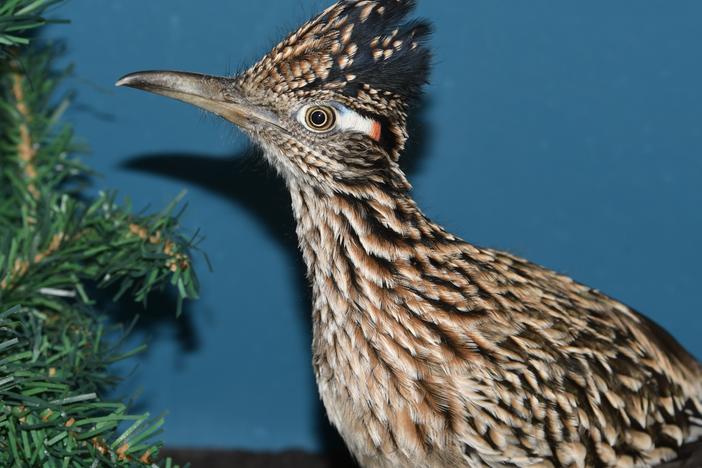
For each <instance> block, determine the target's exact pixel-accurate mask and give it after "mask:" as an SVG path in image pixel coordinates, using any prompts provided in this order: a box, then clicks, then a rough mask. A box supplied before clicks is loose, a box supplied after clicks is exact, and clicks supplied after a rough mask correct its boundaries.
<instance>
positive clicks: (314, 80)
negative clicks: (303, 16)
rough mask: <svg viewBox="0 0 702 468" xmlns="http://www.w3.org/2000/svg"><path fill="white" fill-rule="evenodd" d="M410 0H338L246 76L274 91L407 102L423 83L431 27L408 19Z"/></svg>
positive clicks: (285, 41)
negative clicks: (321, 91) (363, 94)
mask: <svg viewBox="0 0 702 468" xmlns="http://www.w3.org/2000/svg"><path fill="white" fill-rule="evenodd" d="M414 7H415V2H414V1H413V0H343V1H341V2H338V3H336V4H334V5H332V6H331V7H329V8H327V9H326V10H325V11H324V12H322V13H321V14H319V15H317V16H316V17H315V18H313V19H311V20H310V21H308V22H307V23H305V24H304V25H302V27H300V29H298V30H297V31H295V32H293V33H292V34H291V35H290V36H288V37H287V38H286V39H285V40H284V41H282V42H281V43H280V44H278V45H277V46H276V47H275V48H274V49H273V50H272V51H271V52H270V53H269V54H268V55H267V56H266V57H264V58H263V59H262V60H261V61H260V62H259V63H257V64H256V65H254V66H253V67H252V68H251V69H249V71H248V72H247V75H248V78H250V79H251V80H253V81H254V82H261V81H262V82H264V83H265V84H266V85H268V86H269V87H272V88H273V89H274V90H275V91H276V92H286V91H303V90H312V89H333V90H335V91H337V92H341V93H343V94H346V95H348V96H350V97H356V96H357V95H358V94H359V93H360V92H362V91H364V92H366V93H374V94H376V95H379V96H383V97H384V99H387V100H398V99H399V100H401V101H403V102H407V101H410V100H411V99H412V98H415V97H417V96H418V95H419V94H420V92H421V87H422V85H423V84H424V83H426V81H427V78H428V74H429V68H430V61H431V56H430V52H429V50H428V48H427V45H426V41H427V39H428V37H429V35H430V33H431V26H430V25H429V23H427V22H425V21H419V20H408V19H407V17H408V15H409V14H410V12H411V11H412V10H413V9H414Z"/></svg>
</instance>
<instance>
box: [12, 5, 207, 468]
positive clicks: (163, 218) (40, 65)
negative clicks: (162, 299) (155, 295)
mask: <svg viewBox="0 0 702 468" xmlns="http://www.w3.org/2000/svg"><path fill="white" fill-rule="evenodd" d="M57 3H60V0H5V1H4V2H0V54H3V55H4V56H3V57H2V60H0V466H41V467H57V468H58V467H97V466H120V467H121V466H168V467H170V466H173V464H172V461H171V460H170V459H166V460H163V461H162V462H160V461H158V459H159V449H160V447H161V445H160V443H159V442H157V441H155V437H156V436H157V435H158V434H159V433H160V432H161V430H162V427H163V424H164V418H162V417H158V418H151V417H150V416H149V415H148V414H143V415H131V414H129V413H128V406H127V404H126V403H124V402H121V401H107V400H104V399H103V398H104V395H106V393H107V391H108V390H109V389H110V388H112V387H113V386H114V385H115V384H116V383H117V382H118V381H119V378H118V377H117V376H116V375H114V374H113V373H112V372H111V370H110V365H111V364H112V363H114V362H116V361H121V360H124V359H128V358H130V357H132V356H133V355H134V354H136V353H139V352H141V351H143V349H144V348H145V347H144V346H138V347H136V348H134V349H123V348H122V343H123V338H124V335H123V336H122V337H120V336H118V334H117V332H118V330H117V329H115V327H114V326H111V325H109V323H108V322H106V321H105V319H103V318H102V317H101V316H100V315H99V314H98V312H97V311H95V310H94V309H93V307H94V306H95V304H97V303H104V296H105V294H109V295H110V296H111V297H112V299H113V300H117V299H118V298H121V297H132V298H133V299H134V300H137V301H140V302H143V303H144V304H146V301H147V298H148V296H149V294H150V293H151V292H152V291H154V290H161V289H164V288H166V287H170V288H171V289H172V291H173V293H174V294H176V295H177V297H178V306H177V313H180V310H181V307H182V302H183V301H184V300H186V299H191V298H195V297H197V291H198V283H197V278H196V276H195V274H194V271H193V267H192V260H191V257H190V252H191V251H192V250H193V249H194V248H195V244H196V242H197V237H195V238H187V237H185V236H184V235H183V234H182V233H181V232H180V228H179V225H178V218H179V214H180V213H176V209H177V208H178V206H180V199H181V197H182V195H181V196H179V197H178V198H176V200H174V202H173V203H171V204H170V205H168V206H167V207H166V208H165V209H164V210H163V211H161V212H159V213H155V214H148V213H147V214H144V213H139V214H134V213H133V212H132V211H131V208H130V206H129V203H124V204H120V203H118V202H117V196H116V194H115V193H114V192H109V191H107V192H102V193H100V194H99V195H98V196H97V197H95V198H94V199H92V200H91V199H89V198H88V197H87V196H86V195H84V194H81V193H80V191H79V190H77V187H80V186H81V184H84V182H85V181H86V180H87V179H89V177H90V176H91V172H90V170H89V169H88V168H86V167H85V166H84V165H83V164H82V163H81V161H80V160H79V159H78V158H77V157H76V152H77V149H78V146H77V145H76V144H75V143H74V140H73V132H72V130H71V128H70V127H69V126H68V125H66V124H65V123H63V121H62V120H61V117H62V115H63V114H64V111H65V110H66V108H67V106H68V105H69V104H70V103H69V101H68V100H67V99H62V100H59V101H58V103H56V102H57V101H56V99H55V98H54V91H55V89H56V86H57V85H58V83H59V82H60V80H61V78H62V77H63V76H65V74H66V72H61V73H58V72H56V71H55V70H54V68H53V66H52V60H53V56H54V53H55V51H54V49H53V48H51V47H47V48H43V49H42V48H38V47H35V46H32V47H29V48H28V47H22V46H23V45H24V44H27V43H28V42H29V41H30V39H31V37H30V36H28V35H27V34H28V32H29V31H30V30H32V29H34V28H37V27H40V26H42V25H44V24H46V23H47V20H46V19H45V15H46V12H47V9H48V8H49V7H51V6H53V5H55V4H57ZM169 285H170V286H169ZM98 299H102V301H103V302H99V301H98ZM132 326H133V324H132V325H131V326H130V327H127V331H126V332H128V331H129V330H130V329H131V327H132ZM126 332H125V333H126ZM124 427H126V429H124V430H122V429H120V428H124Z"/></svg>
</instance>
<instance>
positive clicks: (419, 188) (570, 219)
mask: <svg viewBox="0 0 702 468" xmlns="http://www.w3.org/2000/svg"><path fill="white" fill-rule="evenodd" d="M419 3H420V5H419V8H418V13H419V15H421V16H424V17H427V18H429V19H431V20H432V21H433V22H434V24H435V28H436V33H435V35H434V38H433V40H432V46H433V48H434V49H435V59H434V62H435V67H434V71H433V75H432V80H431V85H430V86H428V87H427V94H426V99H425V100H424V102H423V103H422V106H421V108H420V109H418V110H417V112H416V115H417V116H418V117H416V118H415V119H414V123H413V140H412V147H411V148H410V157H409V158H407V160H406V161H405V164H406V168H407V170H408V172H409V173H410V179H411V180H412V182H413V183H414V186H415V192H414V193H415V197H416V198H417V199H418V201H419V204H420V206H421V207H423V209H424V210H425V211H426V212H427V213H428V214H429V215H430V216H431V217H432V218H433V219H435V220H436V221H438V222H440V223H442V224H444V225H445V226H446V227H447V228H448V229H449V230H450V231H453V232H454V233H457V234H459V235H461V236H462V237H464V238H465V239H467V240H470V241H473V242H475V243H478V244H481V245H489V246H493V247H498V248H502V249H507V250H510V251H512V252H515V253H517V254H519V255H522V256H525V257H527V258H529V259H531V260H534V261H536V262H539V263H543V264H545V265H547V266H549V267H552V268H554V269H557V270H559V271H562V272H565V273H567V274H569V275H571V276H573V277H575V278H576V279H578V280H579V281H582V282H585V283H587V284H589V285H592V286H594V287H597V288H599V289H601V290H603V291H605V292H607V293H609V294H610V295H613V296H614V297H616V298H618V299H620V300H622V301H624V302H626V303H628V304H630V305H632V306H634V307H636V308H637V309H640V310H641V311H643V312H644V313H646V314H647V315H649V316H650V317H652V318H654V319H655V320H656V321H658V322H659V323H661V324H662V325H663V326H664V327H666V328H667V329H669V330H670V331H671V332H672V333H673V334H674V335H675V336H676V337H677V338H678V339H679V340H680V341H681V342H682V343H683V344H684V345H685V346H686V347H688V348H689V349H691V350H692V351H693V352H694V354H695V355H696V356H698V357H702V340H700V335H701V333H702V318H700V314H701V313H702V295H701V294H700V281H701V280H702V272H701V271H700V266H701V265H702V252H701V250H700V245H699V240H700V237H701V235H702V209H701V208H700V207H701V206H702V190H701V184H700V181H701V180H702V158H701V157H700V156H701V150H702V63H701V62H702V60H701V59H702V53H701V52H700V44H702V28H700V18H701V17H702V3H701V2H698V1H684V0H677V1H675V2H661V1H653V0H651V1H645V2H643V1H636V0H618V1H616V2H611V1H604V0H597V1H589V2H574V1H545V0H531V1H529V2H516V1H507V0H499V1H498V0H472V1H463V0H461V1H458V0H454V1H449V0H441V1H429V0H424V1H420V2H419ZM327 5H328V2H326V1H324V2H322V1H318V0H259V1H256V2H250V1H235V0H227V1H224V0H202V1H199V2H194V1H192V0H141V1H138V2H137V1H134V0H132V1H128V0H90V1H89V0H72V1H70V2H69V3H68V4H67V5H65V6H64V7H62V8H61V9H59V10H57V11H55V12H54V14H55V15H56V16H61V17H68V18H70V19H71V20H72V24H71V25H69V26H54V27H52V28H51V30H50V34H49V36H51V37H58V38H62V39H65V41H66V44H67V53H66V56H65V61H66V62H74V63H75V64H76V66H77V68H76V71H75V76H74V77H73V78H72V79H71V80H69V81H68V83H67V87H69V88H73V89H76V90H77V91H78V94H77V102H76V105H74V106H73V108H72V109H71V111H70V112H69V114H68V116H69V118H70V119H71V120H72V121H73V122H74V123H75V126H76V129H77V133H78V134H79V135H80V136H81V137H82V138H84V139H85V140H86V141H87V142H89V144H90V145H91V147H92V156H91V157H89V159H88V163H89V164H90V165H92V166H93V167H94V168H95V169H97V170H98V171H99V172H100V173H101V174H102V175H103V177H102V178H101V179H100V180H98V182H97V186H99V187H113V188H118V189H119V190H120V193H121V194H122V195H123V196H128V197H129V198H130V199H131V200H132V201H133V202H134V204H135V206H136V207H142V206H147V205H149V206H152V207H161V206H163V205H165V204H166V203H167V202H168V201H170V200H171V199H172V198H173V197H174V196H175V195H176V194H178V193H179V192H180V191H181V190H182V189H184V188H185V189H187V190H188V195H187V197H186V200H187V202H188V205H189V207H188V209H187V211H186V214H185V216H184V218H183V220H184V224H185V226H186V227H187V228H188V229H189V230H190V231H191V232H194V231H195V230H196V229H201V231H202V232H203V233H204V234H205V235H206V239H205V241H204V242H203V243H202V245H201V246H202V248H203V249H204V250H205V251H206V252H207V253H208V254H209V256H210V258H211V261H212V266H213V271H212V272H209V271H208V269H207V267H206V264H205V262H204V261H202V259H200V260H199V261H198V264H197V269H198V272H199V274H200V277H201V280H202V299H201V300H200V301H197V302H195V303H192V304H190V305H189V306H188V308H187V310H186V312H185V316H184V317H183V318H182V319H180V320H174V319H173V307H172V303H171V302H170V300H169V298H168V297H159V298H154V299H155V300H154V301H153V304H154V306H155V309H154V310H152V311H151V312H149V314H147V315H146V316H145V317H144V318H143V320H142V322H141V325H140V327H139V330H138V332H137V334H136V336H135V339H138V338H139V339H140V338H143V337H147V338H149V340H150V342H151V346H150V349H149V351H148V353H147V354H146V355H145V356H144V357H143V358H142V359H141V361H140V366H139V368H138V369H137V370H136V372H135V373H134V375H132V376H131V377H130V378H129V379H128V382H127V384H126V385H125V386H123V387H121V388H120V391H121V392H129V391H131V390H133V389H135V388H141V389H142V390H143V393H142V395H141V398H140V401H141V402H142V403H141V405H142V406H140V408H141V409H148V410H149V411H151V412H153V413H160V412H162V411H165V410H167V411H169V412H170V415H169V417H168V421H167V424H166V432H165V434H164V439H165V440H166V442H167V443H168V444H171V445H189V446H214V447H241V448H252V449H279V448H286V447H301V448H305V449H310V450H320V449H322V448H324V447H325V446H326V445H327V443H328V441H329V440H333V436H332V434H333V433H332V432H330V431H329V430H328V427H327V426H326V423H325V422H324V421H325V420H324V416H323V412H322V410H321V408H320V405H319V403H318V400H317V393H316V388H315V385H314V380H313V376H312V371H311V367H310V351H309V347H310V323H309V319H308V315H309V314H308V302H309V298H308V292H307V289H306V283H305V279H304V276H303V275H304V271H303V269H302V265H301V262H300V260H299V256H298V254H297V252H296V250H295V243H296V240H295V237H294V232H293V230H292V224H291V219H290V213H289V207H288V203H289V200H288V198H287V194H286V193H285V192H284V191H283V188H282V184H281V183H280V181H279V180H277V179H276V177H275V176H274V175H273V174H272V172H271V171H270V170H269V169H267V168H266V167H265V165H264V164H263V163H262V162H260V161H257V160H256V158H255V156H254V157H251V156H250V155H249V156H247V154H250V152H249V151H248V149H247V148H248V147H249V145H248V143H247V141H246V139H245V138H244V137H243V136H242V135H241V134H239V133H238V132H237V131H236V130H234V129H232V128H230V126H229V125H228V124H226V123H224V122H221V121H219V120H217V119H216V118H213V117H210V116H206V115H205V114H204V113H202V112H201V111H199V110H196V109H194V108H191V107H188V106H186V105H184V104H181V103H177V102H172V101H169V100H166V99H164V98H160V97H156V96H152V95H147V94H145V93H140V92H137V91H134V90H129V89H115V88H113V83H114V81H115V80H116V79H117V78H118V77H120V76H121V75H123V74H125V73H127V72H131V71H135V70H141V69H153V68H163V69H171V68H173V69H184V70H192V71H200V72H207V73H215V74H223V73H230V72H235V71H236V70H237V69H241V68H242V67H244V66H246V65H247V64H250V63H252V61H253V60H255V59H256V58H258V57H259V56H260V55H261V54H263V53H265V52H266V51H267V50H268V48H269V47H270V46H272V45H273V44H274V43H275V42H276V41H277V40H278V39H280V38H282V36H283V35H284V34H285V33H286V32H288V31H289V30H291V29H293V28H295V27H296V26H297V25H298V23H299V22H300V21H302V20H304V19H306V18H308V17H309V16H310V15H312V14H313V13H314V12H315V11H318V10H319V9H320V8H321V7H324V6H327Z"/></svg>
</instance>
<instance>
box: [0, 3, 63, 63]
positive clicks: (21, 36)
mask: <svg viewBox="0 0 702 468" xmlns="http://www.w3.org/2000/svg"><path fill="white" fill-rule="evenodd" d="M62 1H63V0H4V2H3V3H2V4H0V52H4V51H3V50H2V48H5V47H9V46H15V45H26V44H29V38H28V37H27V33H28V32H29V31H31V30H33V29H36V28H39V27H41V26H44V25H46V24H47V23H50V22H52V23H56V22H59V21H58V20H47V19H46V18H45V17H44V16H43V14H44V13H45V12H46V11H47V10H48V9H49V7H51V6H54V5H56V4H58V3H61V2H62Z"/></svg>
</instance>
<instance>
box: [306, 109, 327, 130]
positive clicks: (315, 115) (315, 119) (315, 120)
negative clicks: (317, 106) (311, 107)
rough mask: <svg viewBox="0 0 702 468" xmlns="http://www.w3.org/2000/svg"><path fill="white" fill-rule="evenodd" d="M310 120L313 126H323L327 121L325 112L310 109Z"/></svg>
mask: <svg viewBox="0 0 702 468" xmlns="http://www.w3.org/2000/svg"><path fill="white" fill-rule="evenodd" d="M310 122H312V125H314V126H315V127H324V125H326V123H327V113H326V112H324V111H322V110H315V111H312V115H310Z"/></svg>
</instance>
